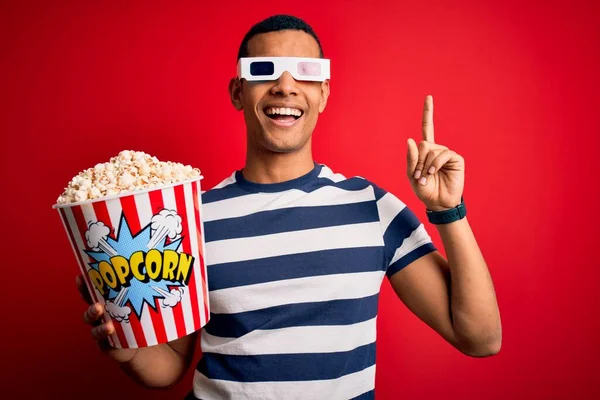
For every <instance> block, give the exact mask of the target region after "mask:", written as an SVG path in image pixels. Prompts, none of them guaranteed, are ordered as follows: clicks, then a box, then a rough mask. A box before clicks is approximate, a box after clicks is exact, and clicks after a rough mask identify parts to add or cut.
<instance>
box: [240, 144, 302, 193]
mask: <svg viewBox="0 0 600 400" xmlns="http://www.w3.org/2000/svg"><path fill="white" fill-rule="evenodd" d="M313 168H314V162H313V158H312V151H311V146H310V140H309V142H308V143H307V144H306V145H305V146H303V147H302V148H301V149H299V150H297V151H294V152H290V153H274V152H271V151H268V150H261V149H256V148H251V147H250V146H248V149H247V151H246V165H245V166H244V169H243V171H242V173H243V175H244V178H246V179H247V180H249V181H250V182H254V183H261V184H264V183H280V182H285V181H289V180H292V179H296V178H299V177H301V176H303V175H306V174H308V173H309V172H310V171H312V170H313Z"/></svg>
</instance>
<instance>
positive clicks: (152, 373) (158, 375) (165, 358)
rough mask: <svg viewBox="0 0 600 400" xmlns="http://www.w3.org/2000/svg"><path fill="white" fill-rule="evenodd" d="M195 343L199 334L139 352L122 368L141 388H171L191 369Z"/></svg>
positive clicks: (121, 364)
mask: <svg viewBox="0 0 600 400" xmlns="http://www.w3.org/2000/svg"><path fill="white" fill-rule="evenodd" d="M196 341H197V333H192V334H190V335H188V336H184V337H182V338H180V339H177V340H174V341H172V342H169V343H164V344H159V345H157V346H151V347H145V348H141V349H138V350H137V352H136V353H135V355H134V356H133V358H132V359H131V360H129V361H125V362H121V363H120V366H121V369H123V371H125V373H127V375H129V376H130V377H131V378H132V379H133V380H134V381H136V382H137V383H139V384H140V385H142V386H145V387H148V388H169V387H171V386H173V385H174V384H176V383H177V382H178V381H179V380H180V379H181V378H182V377H183V376H184V375H185V373H186V371H187V370H188V368H189V367H190V364H191V361H192V359H193V355H194V348H195V344H196Z"/></svg>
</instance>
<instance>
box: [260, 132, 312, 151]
mask: <svg viewBox="0 0 600 400" xmlns="http://www.w3.org/2000/svg"><path fill="white" fill-rule="evenodd" d="M290 133H291V132H265V133H264V135H263V137H262V139H263V140H262V142H263V147H265V148H266V149H267V150H269V151H272V152H274V153H293V152H296V151H299V150H302V149H303V148H304V147H305V146H306V145H307V144H308V142H309V139H310V137H308V138H304V137H303V134H302V133H300V132H298V133H294V134H292V135H290Z"/></svg>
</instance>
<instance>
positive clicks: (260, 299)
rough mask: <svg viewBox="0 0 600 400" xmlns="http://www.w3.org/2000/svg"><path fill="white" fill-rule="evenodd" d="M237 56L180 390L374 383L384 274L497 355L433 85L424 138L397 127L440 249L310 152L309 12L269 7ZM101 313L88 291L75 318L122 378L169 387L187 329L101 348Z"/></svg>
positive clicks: (389, 205) (347, 388) (313, 99)
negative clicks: (234, 146)
mask: <svg viewBox="0 0 600 400" xmlns="http://www.w3.org/2000/svg"><path fill="white" fill-rule="evenodd" d="M257 57H263V58H262V59H259V58H257ZM278 57H283V58H278ZM298 58H302V60H299V59H298ZM240 60H241V61H240ZM238 61H239V64H238V76H237V77H236V78H234V79H232V80H231V83H230V85H229V92H230V95H231V101H232V103H233V105H234V107H235V108H236V109H237V110H239V111H242V112H243V114H244V118H245V121H246V126H247V139H248V140H247V143H248V144H247V158H246V164H245V167H244V169H243V170H241V171H235V172H234V173H233V174H232V175H231V176H230V177H229V178H227V179H226V180H224V181H223V182H221V183H220V184H219V185H217V186H216V187H215V188H213V189H211V190H209V191H208V192H206V193H204V194H203V211H204V217H205V221H204V223H205V236H206V252H207V264H208V280H209V289H210V303H211V321H210V322H209V323H208V325H207V326H206V327H205V328H204V329H203V330H202V332H201V341H202V350H203V357H202V359H201V361H200V362H199V364H198V366H197V368H196V373H195V376H194V388H193V393H191V394H190V396H191V397H190V398H202V399H221V398H233V399H238V398H249V399H287V398H290V399H303V398H310V399H313V398H319V399H321V398H323V399H329V398H331V399H350V398H354V399H359V398H360V399H368V398H373V397H374V383H375V335H376V332H375V325H376V316H377V301H378V296H379V289H380V285H381V282H382V279H383V278H384V276H387V277H388V279H389V280H390V282H391V285H392V287H393V288H394V290H395V292H396V293H397V294H398V296H399V298H400V299H401V300H402V302H404V304H405V305H406V306H407V307H408V308H409V309H410V310H411V311H412V312H413V313H414V314H416V315H417V316H418V317H419V318H420V319H422V320H423V321H424V322H425V323H427V324H428V325H429V326H431V327H432V328H433V329H434V330H435V331H437V332H438V333H439V334H440V335H441V336H442V337H443V338H444V339H445V340H447V341H448V342H449V343H450V344H451V345H453V346H454V347H456V348H457V349H458V350H460V351H461V352H463V353H465V354H467V355H469V356H474V357H483V356H489V355H493V354H496V353H497V352H498V351H499V350H500V344H501V325H500V317H499V312H498V307H497V303H496V298H495V294H494V288H493V284H492V280H491V278H490V275H489V272H488V269H487V267H486V264H485V261H484V259H483V257H482V255H481V253H480V251H479V248H478V246H477V242H476V241H475V238H474V236H473V233H472V231H471V229H470V227H469V223H468V221H467V219H466V216H465V212H464V204H462V193H463V186H464V169H465V166H464V161H463V159H462V157H461V156H459V155H458V154H456V153H455V152H454V151H452V150H450V149H448V148H447V147H444V146H442V145H440V144H437V143H435V141H434V135H433V134H434V131H433V104H432V98H431V97H430V96H428V97H427V98H426V101H425V106H424V111H423V132H422V136H423V140H422V141H420V143H419V144H418V145H417V144H416V143H415V141H414V140H412V139H409V140H408V155H407V175H408V178H409V179H410V182H411V185H412V188H413V190H414V192H415V194H416V195H417V197H418V198H419V199H420V200H421V201H422V202H423V203H424V205H425V206H426V208H427V210H428V211H427V212H428V214H427V216H428V218H429V219H430V221H432V223H434V224H435V226H436V227H437V229H438V231H439V233H440V236H441V239H442V242H443V245H444V248H445V250H446V253H447V256H448V260H446V259H444V258H443V257H442V256H441V254H440V253H439V252H438V251H437V250H436V249H435V247H434V246H433V244H432V242H431V239H430V237H429V235H428V234H427V232H426V231H425V228H424V226H423V224H421V223H420V221H419V219H418V218H417V217H416V216H415V215H414V214H413V213H412V212H411V210H409V209H408V208H407V207H406V206H405V205H404V203H402V201H400V200H399V199H398V198H397V197H395V196H394V195H392V194H391V193H388V192H386V191H385V190H383V189H381V188H379V187H377V186H376V185H374V184H373V183H371V182H369V181H367V180H366V179H363V178H358V177H356V178H351V179H346V178H345V177H344V176H342V175H340V174H335V173H333V172H332V171H331V169H329V168H328V167H327V166H326V165H323V164H318V163H316V162H315V161H314V160H313V158H312V153H311V135H312V132H313V130H314V128H315V125H316V123H317V120H318V117H319V114H320V113H322V112H323V111H324V110H325V107H326V105H327V101H328V97H329V93H330V92H329V79H328V64H327V62H326V60H324V59H323V50H322V48H321V44H320V42H319V40H318V38H317V36H316V34H315V33H314V32H313V30H312V29H311V28H310V26H308V25H307V24H306V23H304V22H303V21H302V20H300V19H297V18H294V17H290V16H274V17H271V18H268V19H266V20H265V21H262V22H261V23H259V24H257V25H255V26H254V27H253V28H252V29H251V30H250V31H249V32H248V34H247V35H246V37H245V38H244V40H243V42H242V45H241V47H240V51H239V54H238ZM253 63H255V64H253ZM79 283H80V288H81V290H82V292H84V291H85V289H84V286H83V285H81V279H80V278H79ZM101 314H102V307H101V305H100V304H94V305H92V306H91V307H90V308H89V309H88V310H87V311H86V312H85V315H84V318H85V321H86V322H88V323H90V324H92V325H95V326H94V328H93V329H92V333H93V335H94V337H95V338H96V339H97V340H98V341H99V343H100V344H101V346H102V348H103V349H104V350H105V352H106V354H108V355H109V356H110V357H112V358H113V359H115V360H116V361H117V362H119V363H120V365H121V367H122V368H123V369H124V370H125V371H126V372H127V373H128V374H129V375H130V376H131V377H133V378H134V379H136V380H137V381H138V382H140V383H141V384H143V385H145V386H148V387H167V386H170V385H173V384H174V383H175V382H177V381H178V380H179V379H180V378H181V377H182V376H183V375H184V373H185V372H186V370H187V368H188V367H189V365H190V361H191V359H192V358H193V354H194V349H195V346H196V341H197V336H198V334H192V335H189V336H187V337H184V338H182V339H179V340H176V341H173V342H171V343H168V344H161V345H158V346H153V347H148V348H141V349H124V350H119V349H112V348H110V347H109V346H108V345H107V344H106V337H107V335H109V334H111V333H112V332H113V329H114V328H113V326H112V325H111V324H110V323H104V324H101V325H98V324H99V322H98V321H99V320H100V317H101Z"/></svg>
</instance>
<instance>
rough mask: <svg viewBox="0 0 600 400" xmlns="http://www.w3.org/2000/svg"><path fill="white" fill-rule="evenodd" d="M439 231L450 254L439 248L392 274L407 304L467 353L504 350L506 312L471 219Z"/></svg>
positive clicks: (391, 280) (478, 353) (487, 353)
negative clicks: (499, 302) (502, 311)
mask: <svg viewBox="0 0 600 400" xmlns="http://www.w3.org/2000/svg"><path fill="white" fill-rule="evenodd" d="M438 230H439V233H440V236H441V239H442V242H443V244H444V248H445V250H446V254H447V255H448V261H446V260H445V259H444V258H443V257H442V255H441V254H440V253H439V252H437V251H434V252H432V253H429V254H428V255H426V256H424V257H421V258H419V259H417V260H415V261H413V262H412V263H411V264H409V265H408V266H407V267H405V268H404V269H402V270H401V271H400V272H397V273H396V274H394V275H393V276H392V277H391V278H390V283H391V285H392V287H393V289H394V291H395V292H396V293H397V295H398V297H399V298H400V299H401V300H402V302H403V303H404V304H405V305H406V306H407V307H408V309H409V310H411V311H412V312H413V313H414V314H415V315H416V316H418V317H419V318H420V319H421V320H422V321H424V322H425V323H426V324H427V325H429V326H430V327H432V328H433V329H434V330H435V331H436V332H438V333H439V334H440V335H441V336H442V337H443V338H444V339H446V340H447V341H448V342H449V343H450V344H452V345H453V346H454V347H456V348H457V349H458V350H460V351H461V352H463V353H465V354H467V355H469V356H474V357H484V356H489V355H494V354H496V353H498V352H499V351H500V347H501V343H502V328H501V323H500V314H499V311H498V305H497V302H496V296H495V293H494V287H493V283H492V279H491V277H490V274H489V271H488V268H487V266H486V263H485V260H484V259H483V256H482V254H481V252H480V250H479V247H478V245H477V242H476V240H475V237H474V235H473V232H472V230H471V227H470V226H469V223H468V221H467V219H466V218H464V219H462V220H460V221H455V222H452V223H450V224H446V225H438Z"/></svg>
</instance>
